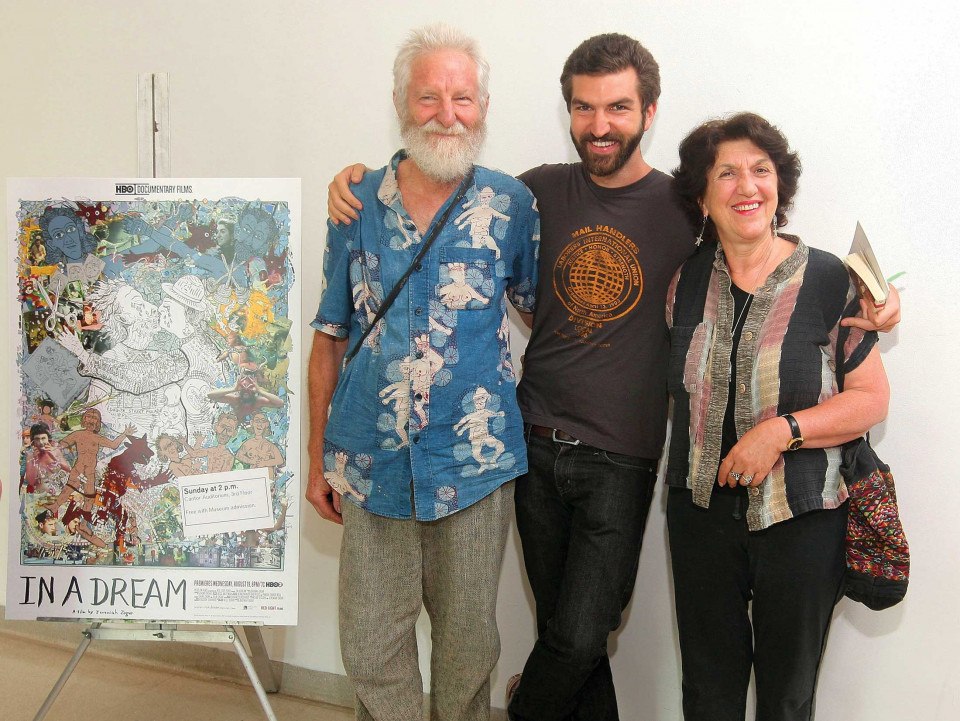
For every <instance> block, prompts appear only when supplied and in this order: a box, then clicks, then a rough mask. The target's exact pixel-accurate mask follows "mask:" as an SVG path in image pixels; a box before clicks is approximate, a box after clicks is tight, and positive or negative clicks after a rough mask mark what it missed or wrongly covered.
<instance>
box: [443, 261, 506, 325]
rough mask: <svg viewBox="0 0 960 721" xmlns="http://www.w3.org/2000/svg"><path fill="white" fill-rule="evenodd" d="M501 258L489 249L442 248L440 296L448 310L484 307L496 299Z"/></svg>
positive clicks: (487, 306)
mask: <svg viewBox="0 0 960 721" xmlns="http://www.w3.org/2000/svg"><path fill="white" fill-rule="evenodd" d="M497 276H498V273H497V259H496V256H495V254H494V252H493V251H492V250H487V249H486V248H441V249H440V276H439V279H438V282H437V286H436V291H435V295H436V299H437V301H438V302H439V303H440V305H442V306H443V307H444V308H446V309H447V310H456V311H460V310H483V309H485V308H489V307H490V305H491V303H494V302H495V298H496V291H497Z"/></svg>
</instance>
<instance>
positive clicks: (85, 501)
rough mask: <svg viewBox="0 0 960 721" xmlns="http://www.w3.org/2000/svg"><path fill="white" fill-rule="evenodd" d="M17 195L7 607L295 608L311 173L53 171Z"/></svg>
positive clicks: (132, 611) (93, 611)
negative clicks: (259, 602)
mask: <svg viewBox="0 0 960 721" xmlns="http://www.w3.org/2000/svg"><path fill="white" fill-rule="evenodd" d="M201 192H202V193H203V194H202V195H201ZM8 197H9V199H10V200H9V203H10V205H11V212H12V213H13V214H15V220H14V218H8V223H9V224H11V225H12V224H13V223H15V235H16V237H15V238H13V241H12V242H15V243H16V249H15V252H13V253H10V254H9V255H8V257H10V258H11V263H14V262H15V264H16V285H15V286H14V288H15V289H16V291H15V292H18V298H17V300H18V304H19V308H20V313H19V317H18V318H17V326H16V334H17V337H16V340H15V342H16V343H17V346H18V352H17V354H16V360H17V365H16V371H15V372H16V386H15V389H14V393H13V395H14V402H15V403H16V411H15V416H14V418H15V419H16V420H15V422H16V424H17V429H16V433H17V434H18V439H17V440H18V442H19V446H20V453H19V458H18V463H19V469H18V478H19V498H11V512H10V523H11V543H10V556H11V558H10V561H11V569H10V572H9V579H10V580H9V583H8V599H7V610H8V615H14V616H16V615H18V613H27V614H28V616H27V617H30V616H31V615H32V616H61V617H67V616H70V615H71V613H70V609H71V608H72V609H73V611H72V613H73V614H74V615H80V616H84V617H86V616H89V617H101V616H110V615H121V616H125V617H129V616H132V617H134V618H136V617H138V616H139V615H141V614H144V615H146V616H152V617H158V618H170V619H176V618H178V617H184V618H195V619H203V618H209V617H216V616H218V614H222V613H228V615H229V616H230V617H237V618H252V619H257V618H270V617H271V616H274V615H279V616H282V615H283V614H282V613H280V614H273V613H272V612H273V611H284V612H288V611H290V610H291V609H292V610H293V612H294V614H295V610H296V609H295V607H296V560H297V557H298V553H297V541H296V523H297V520H296V516H297V514H296V512H295V509H296V505H295V504H296V500H297V498H298V497H299V479H298V475H299V474H298V466H299V438H298V433H297V430H296V429H297V427H298V424H299V412H298V410H297V406H298V402H299V399H298V398H297V397H296V396H297V395H298V387H297V383H298V377H299V364H298V362H297V360H296V356H297V355H298V354H299V352H300V344H299V332H298V329H297V322H298V310H299V309H298V305H299V300H298V298H299V291H298V290H297V292H294V285H295V282H294V281H295V277H296V276H295V272H294V269H295V263H296V262H297V259H296V254H297V250H298V245H297V243H298V237H299V230H298V229H297V228H295V227H294V225H295V224H296V223H297V221H298V214H299V208H298V204H299V184H298V183H297V182H296V181H286V185H284V184H283V182H281V181H276V180H252V179H245V180H242V181H227V180H209V179H204V180H201V179H198V180H194V181H189V180H177V181H172V180H171V181H166V180H164V181H150V183H147V182H144V181H137V182H130V183H126V182H114V181H105V180H86V181H84V180H66V179H50V180H42V181H41V180H32V181H20V185H19V186H18V185H17V181H11V185H10V188H9V192H8ZM14 205H15V208H14V207H13V206H14ZM8 227H10V226H9V225H8ZM11 230H13V228H11ZM8 242H9V241H8ZM14 259H15V260H14ZM291 431H292V432H291ZM291 566H292V567H291ZM131 572H132V575H131ZM171 573H172V574H174V576H175V578H171V577H169V576H170V574H171ZM238 574H240V575H238ZM258 574H259V575H258ZM291 577H292V580H290V581H289V583H288V585H289V586H291V587H292V588H291V589H290V590H289V592H284V591H279V590H276V591H274V593H272V594H267V602H268V605H263V607H262V608H261V607H259V606H258V607H253V606H251V605H250V604H249V603H245V601H249V600H251V599H250V598H249V597H248V594H247V593H245V592H244V591H243V589H249V588H251V586H250V584H251V583H254V584H257V583H266V584H267V586H268V587H272V588H274V589H281V588H282V587H283V583H282V582H279V581H276V580H273V581H272V582H270V580H269V579H274V578H291ZM158 579H159V581H158ZM256 579H262V581H257V580H256ZM138 581H140V582H141V583H140V584H139V588H138V584H137V582H138ZM171 589H173V596H174V598H173V599H172V601H171V599H170V596H171ZM271 596H272V597H273V603H272V605H271V601H270V599H271ZM168 602H169V603H168ZM44 605H46V606H58V607H60V610H59V611H58V612H54V610H53V609H50V608H46V609H44V608H42V607H43V606H44ZM168 606H169V608H170V610H169V611H166V610H165V611H164V612H161V611H160V609H161V608H164V609H166V608H167V607H168ZM24 607H25V608H26V609H27V610H24ZM63 607H67V609H68V610H67V611H64V610H63ZM118 607H120V608H118ZM18 608H19V611H18V610H17V609H18ZM120 609H123V610H120ZM164 613H168V614H169V615H164ZM158 614H159V615H158ZM273 622H283V621H278V620H277V619H276V618H274V619H273Z"/></svg>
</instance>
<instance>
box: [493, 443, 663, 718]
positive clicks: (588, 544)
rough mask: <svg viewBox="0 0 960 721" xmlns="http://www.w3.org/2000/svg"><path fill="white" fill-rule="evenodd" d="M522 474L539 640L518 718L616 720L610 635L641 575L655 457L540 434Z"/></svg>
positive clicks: (520, 509) (517, 704)
mask: <svg viewBox="0 0 960 721" xmlns="http://www.w3.org/2000/svg"><path fill="white" fill-rule="evenodd" d="M528 451H529V453H528V456H529V466H530V470H529V472H528V473H527V475H525V476H523V477H521V478H518V479H517V485H516V492H515V495H514V498H515V501H516V507H517V528H518V530H519V531H520V540H521V542H522V545H523V559H524V563H525V565H526V570H527V577H528V578H529V579H530V586H531V588H532V589H533V595H534V597H535V599H536V602H537V632H538V636H539V637H538V638H537V642H536V644H535V645H534V648H533V651H532V652H531V653H530V657H529V658H528V659H527V662H526V665H524V667H523V679H522V680H521V682H520V686H519V688H518V689H517V692H516V694H515V695H514V697H513V701H512V702H511V704H510V708H509V714H510V718H511V719H513V720H514V721H559V720H561V719H563V720H564V721H567V720H571V721H616V720H617V719H618V718H619V717H618V714H617V697H616V694H615V692H614V688H613V676H612V674H611V673H610V661H609V659H608V658H607V636H608V635H609V634H610V632H611V631H613V630H614V629H616V628H617V627H618V626H619V625H620V615H621V612H622V611H623V608H624V607H625V606H626V605H627V602H628V601H629V600H630V594H631V592H632V591H633V584H634V581H635V580H636V577H637V562H638V559H639V557H640V544H641V541H642V539H643V528H644V525H645V523H646V519H647V511H648V510H649V508H650V501H651V499H652V498H653V490H654V486H655V484H656V478H657V470H656V461H655V460H647V459H642V458H636V457H634V456H625V455H621V454H618V453H610V452H608V451H602V450H600V449H598V448H593V447H591V446H585V445H577V446H573V445H569V444H565V443H562V442H555V441H553V440H551V439H550V438H543V437H539V436H533V437H531V438H530V442H529V445H528Z"/></svg>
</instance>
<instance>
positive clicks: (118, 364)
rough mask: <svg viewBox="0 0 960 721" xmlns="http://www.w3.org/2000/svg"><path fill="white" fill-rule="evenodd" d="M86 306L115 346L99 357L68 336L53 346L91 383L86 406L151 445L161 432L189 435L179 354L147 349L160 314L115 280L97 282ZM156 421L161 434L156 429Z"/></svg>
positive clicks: (185, 364)
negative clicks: (65, 352) (73, 360)
mask: <svg viewBox="0 0 960 721" xmlns="http://www.w3.org/2000/svg"><path fill="white" fill-rule="evenodd" d="M90 301H91V303H92V304H93V306H94V307H95V308H96V309H97V310H98V312H99V313H100V315H101V318H102V321H103V332H104V333H105V335H106V337H107V339H108V340H109V341H110V342H112V343H113V346H112V347H111V348H109V349H108V350H106V351H104V352H103V354H99V355H98V354H96V353H91V352H89V351H88V350H87V349H86V348H84V347H83V344H82V342H81V341H80V339H79V338H78V337H77V336H76V335H74V334H72V333H61V334H60V335H59V336H57V340H58V341H60V343H61V344H63V346H64V347H65V348H67V349H68V350H69V351H70V352H72V353H73V354H74V355H76V356H77V358H78V359H79V361H80V373H81V374H82V375H85V376H89V377H90V378H92V379H93V381H92V382H91V384H90V391H89V394H88V405H93V406H96V407H97V408H98V409H100V411H101V413H102V414H103V420H104V422H105V423H108V424H109V425H110V426H112V427H114V428H119V427H122V426H126V425H129V424H133V425H134V426H136V427H137V429H138V430H140V431H141V432H143V431H147V432H148V433H149V437H150V439H155V438H156V437H157V436H158V435H159V434H160V432H161V431H162V430H166V431H168V432H169V431H172V432H174V433H176V434H177V435H184V434H185V433H186V431H187V429H186V422H185V416H186V413H185V412H184V409H183V405H182V404H181V402H180V388H179V386H178V385H177V384H178V383H179V382H180V381H181V380H183V379H184V378H185V377H186V375H187V371H188V370H189V362H188V360H187V357H186V355H185V354H184V353H183V352H182V351H180V350H170V351H161V350H156V349H153V348H150V347H149V346H150V342H151V341H152V340H153V338H154V336H155V335H156V333H157V331H158V330H159V329H160V320H159V319H160V312H159V309H158V308H157V307H156V306H155V305H153V304H152V303H150V302H148V301H147V300H146V299H145V298H144V297H143V296H142V295H141V294H140V291H138V290H137V289H136V288H134V287H133V286H131V285H128V284H127V283H126V282H124V281H122V280H119V279H110V280H106V281H102V282H100V283H99V284H98V285H97V286H96V287H95V288H94V290H93V292H92V293H91V295H90ZM158 418H160V419H162V424H163V426H164V428H160V425H161V424H160V423H158Z"/></svg>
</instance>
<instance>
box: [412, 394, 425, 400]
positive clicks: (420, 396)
mask: <svg viewBox="0 0 960 721" xmlns="http://www.w3.org/2000/svg"><path fill="white" fill-rule="evenodd" d="M413 398H414V400H418V401H422V400H423V393H414V395H413Z"/></svg>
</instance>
